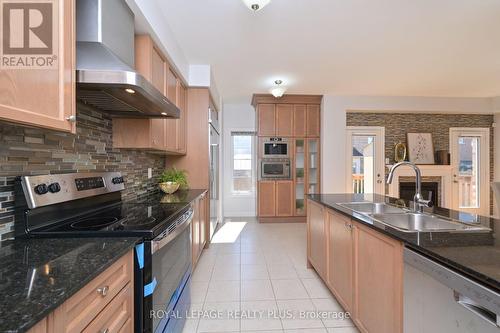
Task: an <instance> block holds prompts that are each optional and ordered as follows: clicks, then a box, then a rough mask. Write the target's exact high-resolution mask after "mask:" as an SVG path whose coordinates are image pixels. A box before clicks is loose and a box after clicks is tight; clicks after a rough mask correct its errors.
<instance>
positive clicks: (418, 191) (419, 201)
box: [387, 161, 434, 213]
mask: <svg viewBox="0 0 500 333" xmlns="http://www.w3.org/2000/svg"><path fill="white" fill-rule="evenodd" d="M402 165H408V166H410V167H412V168H413V170H415V195H414V196H413V210H414V211H415V212H416V213H423V212H424V207H432V206H433V205H434V204H433V203H432V201H430V200H424V199H423V198H422V173H421V172H420V168H419V167H418V166H417V165H416V164H415V163H412V162H406V161H405V162H399V163H396V164H394V165H393V166H392V168H391V170H390V171H389V175H388V176H387V184H391V183H392V179H393V178H394V171H395V170H396V169H397V168H398V167H400V166H402Z"/></svg>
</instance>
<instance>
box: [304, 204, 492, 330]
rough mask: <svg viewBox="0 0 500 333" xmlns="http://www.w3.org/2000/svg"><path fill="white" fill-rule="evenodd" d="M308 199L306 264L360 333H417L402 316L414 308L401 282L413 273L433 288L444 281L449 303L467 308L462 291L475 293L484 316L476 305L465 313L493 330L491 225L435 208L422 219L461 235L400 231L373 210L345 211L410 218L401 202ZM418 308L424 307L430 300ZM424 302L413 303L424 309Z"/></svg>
mask: <svg viewBox="0 0 500 333" xmlns="http://www.w3.org/2000/svg"><path fill="white" fill-rule="evenodd" d="M308 199H309V202H308V263H309V264H310V266H312V267H313V268H314V269H315V270H316V271H317V272H318V273H319V275H320V276H321V277H322V279H323V280H324V281H325V283H326V284H327V286H328V287H329V288H330V290H331V291H332V293H333V294H335V296H336V297H337V299H338V300H339V302H340V303H341V304H342V305H343V307H344V308H345V309H346V310H347V311H350V312H351V315H352V316H353V320H354V322H355V323H356V325H357V326H358V328H359V329H360V330H361V331H369V332H402V331H403V328H404V331H405V332H406V331H414V332H419V330H410V329H409V328H410V327H408V323H409V322H410V321H412V320H413V318H415V317H418V316H416V315H415V313H408V311H407V309H409V308H412V307H413V306H415V302H413V303H412V301H411V300H409V299H407V296H408V295H410V294H411V293H410V290H407V287H408V286H409V285H410V282H408V281H413V280H412V279H411V277H410V278H408V274H409V272H410V273H412V269H414V268H415V267H416V268H417V271H419V272H424V273H425V274H426V275H430V276H432V277H433V278H434V279H437V280H438V281H440V282H441V283H448V284H450V281H451V282H452V283H451V284H452V287H450V286H449V285H447V286H448V287H450V288H451V289H450V295H451V296H450V300H451V299H452V298H453V295H454V294H455V295H456V297H457V299H456V302H454V303H456V304H464V305H470V303H471V302H467V298H466V297H465V296H467V293H469V292H470V293H472V294H474V295H479V294H480V295H482V297H481V300H480V303H481V304H478V305H481V306H484V305H485V304H486V306H487V307H488V308H489V312H488V311H487V312H482V311H478V309H481V310H483V308H482V307H479V308H478V307H469V308H468V309H469V310H471V311H476V312H481V313H486V316H487V317H488V318H487V319H488V320H489V323H488V325H489V326H487V327H491V328H494V326H496V324H495V322H496V321H497V319H496V314H499V313H500V297H499V291H500V283H499V281H500V245H499V243H498V241H496V237H495V233H498V232H499V231H498V230H499V228H500V222H499V221H498V220H495V219H490V218H486V217H481V216H475V215H470V214H465V213H461V212H456V211H452V210H448V209H444V208H440V207H435V208H429V209H426V212H425V217H427V218H431V219H432V218H436V220H437V217H443V220H446V221H450V223H458V224H457V225H459V227H460V228H461V229H462V230H460V231H456V230H432V231H416V230H404V229H402V228H398V227H395V226H391V225H390V224H387V223H383V222H382V221H381V218H380V216H381V215H380V214H376V212H375V214H370V213H366V212H359V210H358V209H357V208H354V209H353V207H357V206H356V203H382V204H386V205H384V206H385V208H386V209H388V210H392V211H391V212H390V213H393V214H394V213H399V214H401V215H403V214H411V212H410V211H409V210H408V208H406V207H409V203H408V202H404V201H401V200H398V199H394V198H390V197H386V196H381V195H376V194H315V195H309V196H308ZM353 203H354V205H353ZM397 204H400V205H401V204H403V205H404V206H406V207H401V208H398V207H396V205H397ZM355 209H356V210H355ZM432 216H434V217H432ZM440 221H441V220H440ZM446 221H445V222H446ZM431 227H432V226H431ZM441 268H443V269H444V270H443V269H441ZM464 281H465V282H464ZM421 287H422V286H418V288H421ZM464 289H465V291H463V290H464ZM457 290H459V291H461V293H458V292H457ZM479 291H481V292H482V291H485V293H486V294H483V293H480V292H479ZM419 292H422V293H423V290H419ZM462 292H463V294H462ZM413 293H414V294H415V293H416V292H415V291H414V292H413ZM464 295H465V296H464ZM426 302H428V303H429V305H430V304H432V300H427V301H426ZM426 302H421V304H420V305H421V306H422V307H424V308H425V306H426ZM452 305H455V304H452ZM413 312H415V311H413ZM417 312H418V311H417ZM466 312H468V311H466ZM415 321H416V320H413V322H415ZM457 323H458V322H457ZM490 324H491V325H490ZM457 325H458V324H457ZM465 325H468V323H467V324H465ZM478 325H483V323H480V324H478ZM458 326H459V325H458ZM436 327H438V326H436ZM422 331H425V330H422ZM457 331H460V330H459V329H457ZM467 331H468V330H464V332H467ZM483 331H484V330H483Z"/></svg>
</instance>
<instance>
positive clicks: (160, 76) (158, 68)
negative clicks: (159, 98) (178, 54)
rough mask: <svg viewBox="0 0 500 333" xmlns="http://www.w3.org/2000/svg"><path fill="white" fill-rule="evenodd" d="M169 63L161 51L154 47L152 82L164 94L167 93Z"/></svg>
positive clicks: (152, 52)
mask: <svg viewBox="0 0 500 333" xmlns="http://www.w3.org/2000/svg"><path fill="white" fill-rule="evenodd" d="M166 69H167V64H166V62H165V61H164V60H163V57H162V56H161V54H160V52H158V50H157V49H156V48H155V47H153V48H152V51H151V83H152V84H153V86H155V87H156V89H158V90H159V91H161V92H162V93H163V94H164V95H166V92H167V90H166V88H165V77H166Z"/></svg>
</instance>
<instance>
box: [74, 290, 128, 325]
mask: <svg viewBox="0 0 500 333" xmlns="http://www.w3.org/2000/svg"><path fill="white" fill-rule="evenodd" d="M133 299H134V293H133V287H132V285H131V284H130V283H129V284H128V285H127V286H126V287H125V288H124V289H122V291H120V293H119V294H118V295H117V296H116V297H115V298H114V299H113V301H111V302H110V303H109V304H108V305H107V306H106V307H105V308H104V310H102V312H101V313H99V315H98V316H97V317H96V318H95V319H94V320H93V321H92V322H91V323H90V325H89V326H87V328H85V330H84V331H83V332H84V333H95V332H106V333H118V332H132V331H133V329H132V326H133V325H132V323H133V321H132V318H133Z"/></svg>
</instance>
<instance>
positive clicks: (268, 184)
mask: <svg viewBox="0 0 500 333" xmlns="http://www.w3.org/2000/svg"><path fill="white" fill-rule="evenodd" d="M275 186H276V185H275V182H274V181H261V182H259V202H258V203H259V216H261V217H266V216H269V217H273V216H276V205H275V194H276V187H275Z"/></svg>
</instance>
